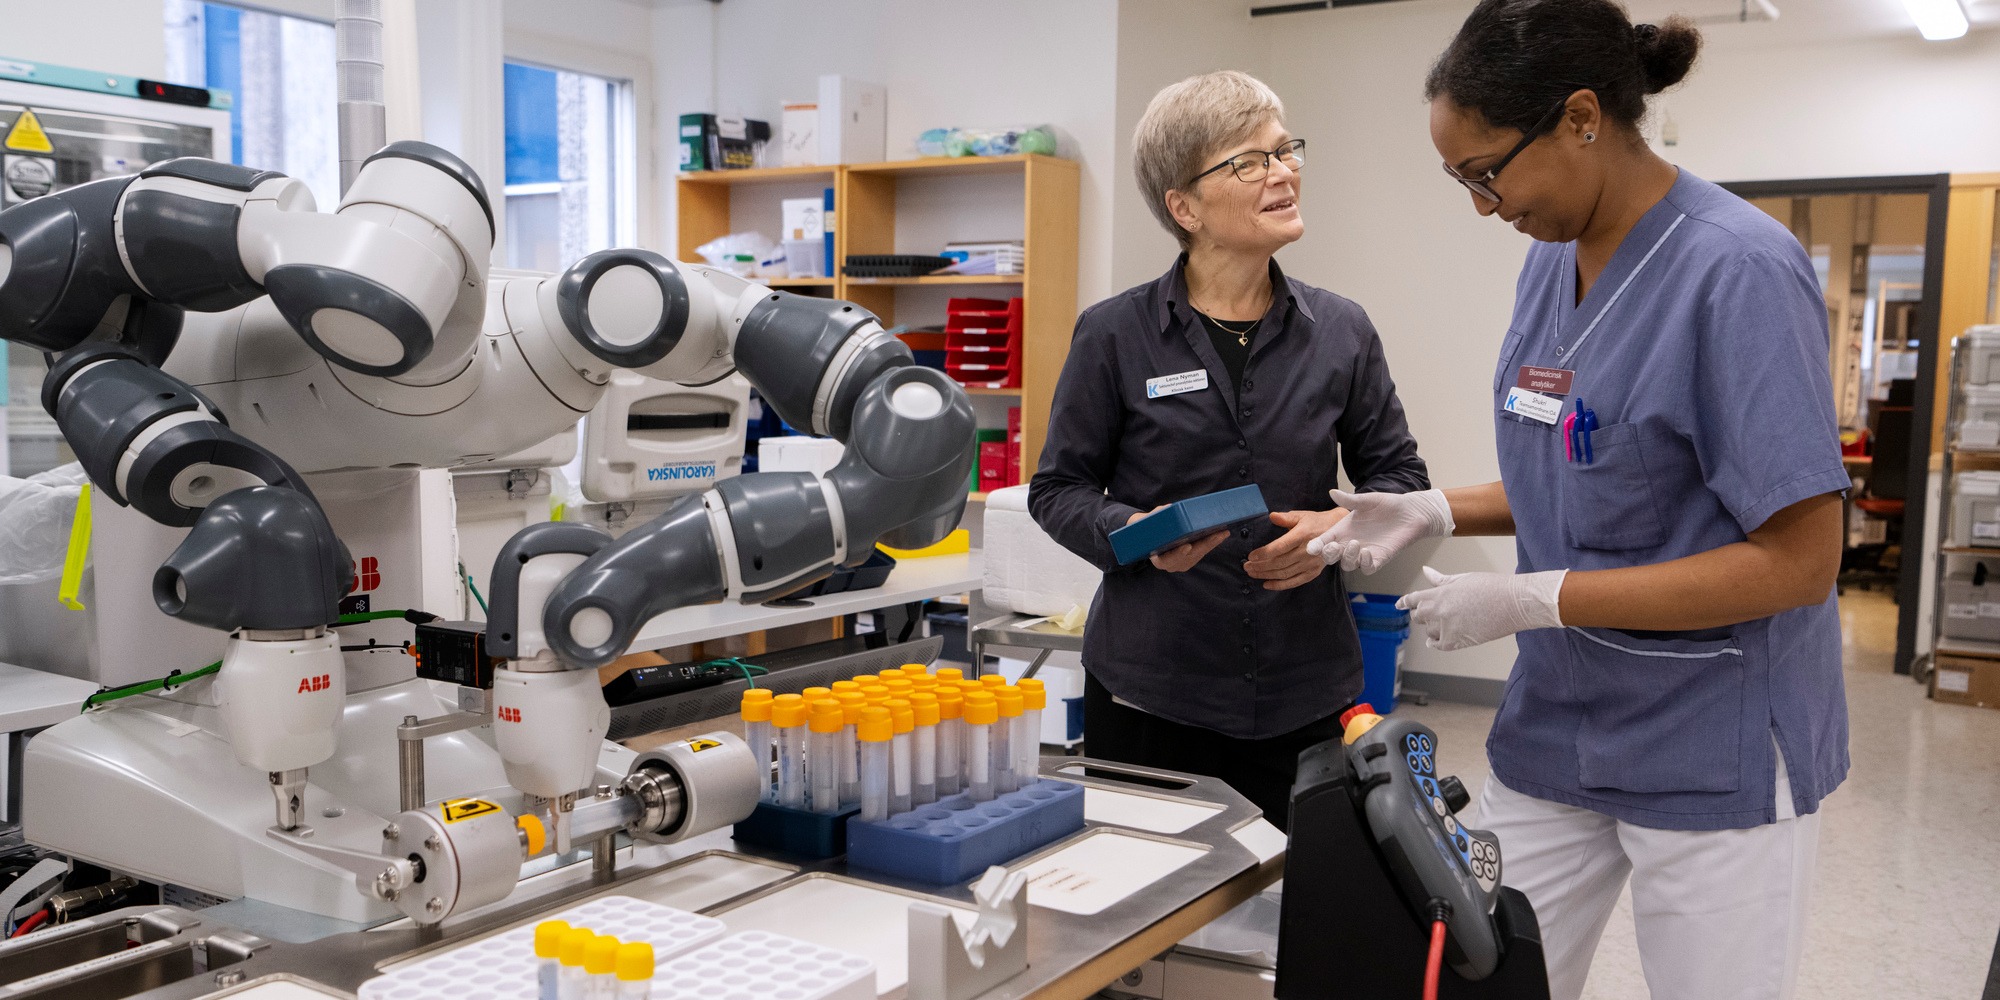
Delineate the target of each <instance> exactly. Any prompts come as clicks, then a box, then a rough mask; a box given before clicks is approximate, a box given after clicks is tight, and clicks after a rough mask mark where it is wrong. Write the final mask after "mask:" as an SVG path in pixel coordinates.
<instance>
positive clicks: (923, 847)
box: [847, 778, 1083, 885]
mask: <svg viewBox="0 0 2000 1000" xmlns="http://www.w3.org/2000/svg"><path fill="white" fill-rule="evenodd" d="M1081 829H1083V786H1082V785H1078V784H1075V783H1073V782H1068V781H1054V780H1050V779H1047V778H1044V779H1042V780H1039V781H1036V782H1035V783H1033V784H1031V785H1028V786H1026V787H1024V788H1022V789H1021V790H1020V791H1017V792H1008V793H1006V794H1004V795H1000V796H996V797H995V798H994V799H993V801H991V802H974V801H972V799H971V798H969V797H967V796H966V795H963V794H960V795H952V796H948V797H946V798H943V799H940V800H938V801H937V802H936V803H935V804H933V805H928V806H919V807H917V808H916V809H912V810H910V811H909V812H906V813H901V814H899V815H895V816H891V817H889V818H888V819H886V820H882V821H880V822H872V823H871V822H864V821H863V820H862V819H861V818H860V817H858V816H857V817H855V818H854V819H852V820H850V821H848V824H847V864H848V866H849V867H852V868H865V869H868V870H870V871H877V872H881V873H883V874H885V875H893V876H896V877H899V878H907V879H911V880H914V881H917V882H924V883H927V884H930V885H952V884H954V883H958V882H963V881H965V880H967V879H970V878H972V877H973V876H975V875H978V874H979V873H980V872H983V871H985V870H986V869H987V868H988V867H991V866H993V865H1004V864H1007V863H1008V862H1011V861H1013V860H1015V859H1016V858H1019V857H1021V856H1022V855H1024V854H1028V853H1030V852H1032V851H1034V850H1036V849H1037V848H1041V847H1045V846H1047V845H1049V844H1052V843H1055V842H1056V841H1058V840H1061V839H1062V838H1064V837H1067V836H1069V835H1070V834H1072V833H1075V832H1077V831H1078V830H1081Z"/></svg>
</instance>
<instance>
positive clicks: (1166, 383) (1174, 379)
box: [1146, 368, 1208, 399]
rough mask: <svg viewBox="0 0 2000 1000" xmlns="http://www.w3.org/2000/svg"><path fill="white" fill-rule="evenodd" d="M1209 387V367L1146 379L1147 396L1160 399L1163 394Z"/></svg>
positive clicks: (1197, 390) (1174, 394)
mask: <svg viewBox="0 0 2000 1000" xmlns="http://www.w3.org/2000/svg"><path fill="white" fill-rule="evenodd" d="M1206 388H1208V369H1206V368H1197V369H1195V370H1194V371H1191V372H1181V373H1180V374H1178V375H1161V376H1158V377H1156V378H1149V379H1147V380H1146V398H1147V399H1159V398H1160V397H1162V396H1178V395H1180V394H1181V393H1184V392H1199V391H1201V390H1203V389H1206Z"/></svg>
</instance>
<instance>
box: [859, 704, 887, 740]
mask: <svg viewBox="0 0 2000 1000" xmlns="http://www.w3.org/2000/svg"><path fill="white" fill-rule="evenodd" d="M854 734H855V735H856V736H858V737H860V738H861V742H863V743H887V742H889V740H890V739H891V738H893V737H894V736H895V735H896V723H895V722H894V720H892V719H890V718H889V710H888V709H886V708H883V707H882V706H880V705H870V706H868V707H867V708H864V709H862V710H861V724H860V725H859V726H857V727H856V728H855V733H854Z"/></svg>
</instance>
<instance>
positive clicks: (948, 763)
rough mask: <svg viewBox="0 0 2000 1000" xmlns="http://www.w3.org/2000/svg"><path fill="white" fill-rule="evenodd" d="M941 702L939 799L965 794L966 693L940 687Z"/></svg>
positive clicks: (938, 765)
mask: <svg viewBox="0 0 2000 1000" xmlns="http://www.w3.org/2000/svg"><path fill="white" fill-rule="evenodd" d="M937 700H938V764H937V768H938V770H937V779H938V781H937V788H938V798H944V797H945V796H947V795H957V794H958V793H959V792H961V791H963V790H964V787H965V784H964V778H963V776H962V775H961V773H960V771H959V759H960V758H961V757H962V756H963V753H962V751H963V750H964V749H965V692H963V691H960V690H959V689H958V688H957V687H956V686H952V687H939V688H938V692H937Z"/></svg>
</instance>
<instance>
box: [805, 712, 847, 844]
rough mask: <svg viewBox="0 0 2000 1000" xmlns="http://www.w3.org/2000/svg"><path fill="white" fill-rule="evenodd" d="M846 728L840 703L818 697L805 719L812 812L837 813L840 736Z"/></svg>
mask: <svg viewBox="0 0 2000 1000" xmlns="http://www.w3.org/2000/svg"><path fill="white" fill-rule="evenodd" d="M846 725H847V720H846V717H845V715H844V714H843V713H842V712H841V710H840V702H838V701H835V700H833V699H832V698H821V699H819V700H818V701H815V702H813V703H812V715H811V716H810V717H809V718H808V719H807V720H806V728H807V730H809V735H808V736H807V741H808V743H807V746H806V768H807V770H808V771H809V772H810V774H811V780H810V782H809V784H810V785H811V795H812V811H813V812H816V813H826V814H829V815H830V814H833V813H837V812H839V811H840V733H841V730H843V729H845V728H846Z"/></svg>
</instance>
